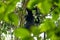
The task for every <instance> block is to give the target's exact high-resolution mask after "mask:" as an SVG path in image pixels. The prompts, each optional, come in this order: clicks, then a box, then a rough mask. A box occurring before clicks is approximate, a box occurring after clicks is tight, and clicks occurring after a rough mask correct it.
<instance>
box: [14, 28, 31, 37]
mask: <svg viewBox="0 0 60 40" xmlns="http://www.w3.org/2000/svg"><path fill="white" fill-rule="evenodd" d="M14 35H15V36H16V37H18V38H19V37H20V38H25V37H28V36H30V33H29V31H28V30H27V29H24V28H17V29H15V30H14Z"/></svg>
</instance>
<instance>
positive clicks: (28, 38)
mask: <svg viewBox="0 0 60 40" xmlns="http://www.w3.org/2000/svg"><path fill="white" fill-rule="evenodd" d="M22 40H34V38H33V37H30V36H28V37H25V38H23V39H22Z"/></svg>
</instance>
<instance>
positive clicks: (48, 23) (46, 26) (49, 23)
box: [39, 19, 55, 32]
mask: <svg viewBox="0 0 60 40" xmlns="http://www.w3.org/2000/svg"><path fill="white" fill-rule="evenodd" d="M54 28H55V23H54V21H53V20H51V19H46V20H45V21H44V23H42V24H41V25H40V26H39V29H40V31H41V32H46V31H49V30H52V29H54Z"/></svg>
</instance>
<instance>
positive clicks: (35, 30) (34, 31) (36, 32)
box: [31, 26, 40, 36]
mask: <svg viewBox="0 0 60 40" xmlns="http://www.w3.org/2000/svg"><path fill="white" fill-rule="evenodd" d="M31 32H32V33H33V34H34V35H35V36H37V35H39V34H40V31H39V28H38V27H37V26H32V27H31Z"/></svg>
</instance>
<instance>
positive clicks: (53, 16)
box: [52, 8, 59, 21]
mask: <svg viewBox="0 0 60 40" xmlns="http://www.w3.org/2000/svg"><path fill="white" fill-rule="evenodd" d="M58 18H59V10H58V8H56V9H55V10H54V11H53V12H52V19H53V20H55V21H56V20H58Z"/></svg>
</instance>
